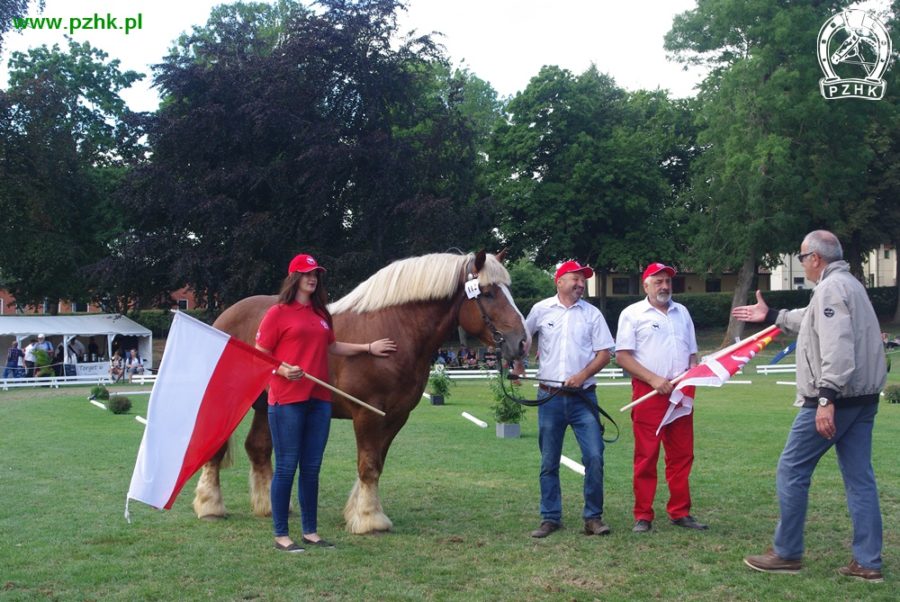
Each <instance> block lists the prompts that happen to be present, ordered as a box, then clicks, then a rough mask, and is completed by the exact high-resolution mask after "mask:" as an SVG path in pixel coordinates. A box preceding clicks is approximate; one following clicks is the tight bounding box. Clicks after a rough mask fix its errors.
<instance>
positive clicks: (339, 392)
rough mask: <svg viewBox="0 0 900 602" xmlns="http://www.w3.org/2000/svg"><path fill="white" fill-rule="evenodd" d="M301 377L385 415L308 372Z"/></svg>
mask: <svg viewBox="0 0 900 602" xmlns="http://www.w3.org/2000/svg"><path fill="white" fill-rule="evenodd" d="M281 365H282V366H285V367H287V368H293V366H291V365H290V364H288V363H286V362H281ZM303 377H304V378H308V379H309V380H311V381H313V382H314V383H316V384H317V385H319V386H320V387H325V388H326V389H328V390H329V391H332V392H334V393H337V394H338V395H340V396H341V397H346V398H347V399H349V400H350V401H352V402H353V403H355V404H358V405H361V406H362V407H364V408H366V409H367V410H371V411H373V412H375V413H376V414H378V415H379V416H384V415H385V413H384V412H382V411H381V410H379V409H378V408H376V407H374V406H370V405H369V404H367V403H366V402H364V401H363V400H361V399H357V398H356V397H353V396H352V395H350V394H349V393H345V392H343V391H341V390H340V389H338V388H337V387H332V386H331V385H329V384H328V383H326V382H325V381H322V380H319V379H318V378H316V377H315V376H313V375H311V374H309V373H308V372H304V373H303Z"/></svg>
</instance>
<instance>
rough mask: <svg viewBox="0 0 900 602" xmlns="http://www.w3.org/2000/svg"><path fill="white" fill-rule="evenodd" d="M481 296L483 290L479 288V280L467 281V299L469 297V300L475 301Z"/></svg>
mask: <svg viewBox="0 0 900 602" xmlns="http://www.w3.org/2000/svg"><path fill="white" fill-rule="evenodd" d="M480 294H481V289H480V288H478V279H477V278H475V279H473V280H468V281H466V297H468V298H469V299H475V298H476V297H478V295H480Z"/></svg>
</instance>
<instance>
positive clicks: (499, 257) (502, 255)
mask: <svg viewBox="0 0 900 602" xmlns="http://www.w3.org/2000/svg"><path fill="white" fill-rule="evenodd" d="M508 249H509V247H503V250H502V251H500V252H499V253H497V255H496V256H495V257H496V258H497V261H499V262H500V263H503V262H504V261H506V251H507V250H508Z"/></svg>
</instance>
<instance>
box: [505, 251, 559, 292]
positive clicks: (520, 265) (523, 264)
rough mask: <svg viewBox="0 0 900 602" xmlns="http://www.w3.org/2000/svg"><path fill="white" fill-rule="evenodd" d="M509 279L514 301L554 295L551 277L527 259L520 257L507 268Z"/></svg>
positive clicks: (554, 290) (554, 289)
mask: <svg viewBox="0 0 900 602" xmlns="http://www.w3.org/2000/svg"><path fill="white" fill-rule="evenodd" d="M509 277H510V278H511V279H512V291H511V292H512V296H513V298H514V299H543V298H545V297H550V296H553V295H555V294H556V287H555V286H554V285H553V275H552V274H550V273H548V272H546V271H545V270H542V269H541V268H539V267H538V266H536V265H535V264H534V262H533V261H531V260H530V259H528V258H527V257H520V258H519V259H517V260H516V261H514V262H513V263H512V265H510V266H509Z"/></svg>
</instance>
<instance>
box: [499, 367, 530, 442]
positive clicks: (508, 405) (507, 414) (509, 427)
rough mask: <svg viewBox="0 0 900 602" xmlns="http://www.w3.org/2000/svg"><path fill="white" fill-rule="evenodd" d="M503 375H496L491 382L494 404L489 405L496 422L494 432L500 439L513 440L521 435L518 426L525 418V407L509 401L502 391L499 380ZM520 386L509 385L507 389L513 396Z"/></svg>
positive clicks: (511, 400)
mask: <svg viewBox="0 0 900 602" xmlns="http://www.w3.org/2000/svg"><path fill="white" fill-rule="evenodd" d="M502 377H503V375H498V376H497V377H496V378H494V379H492V380H491V385H490V386H491V394H492V395H493V397H494V403H493V405H491V412H492V413H493V415H494V420H496V421H497V426H496V430H495V432H496V433H497V436H498V437H500V438H501V439H509V438H512V439H515V438H518V437H519V436H520V435H521V432H522V427H521V425H520V424H519V423H520V422H522V419H523V418H524V417H525V406H523V405H522V404H520V403H518V402H516V401H515V400H513V399H511V398H510V396H509V395H507V393H506V391H505V390H504V387H503V383H502V382H501V381H500V379H501V378H502ZM519 386H520V385H519V384H517V383H512V382H511V383H509V385H508V387H509V388H511V389H512V391H513V394H516V391H517V389H518V387H519Z"/></svg>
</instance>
